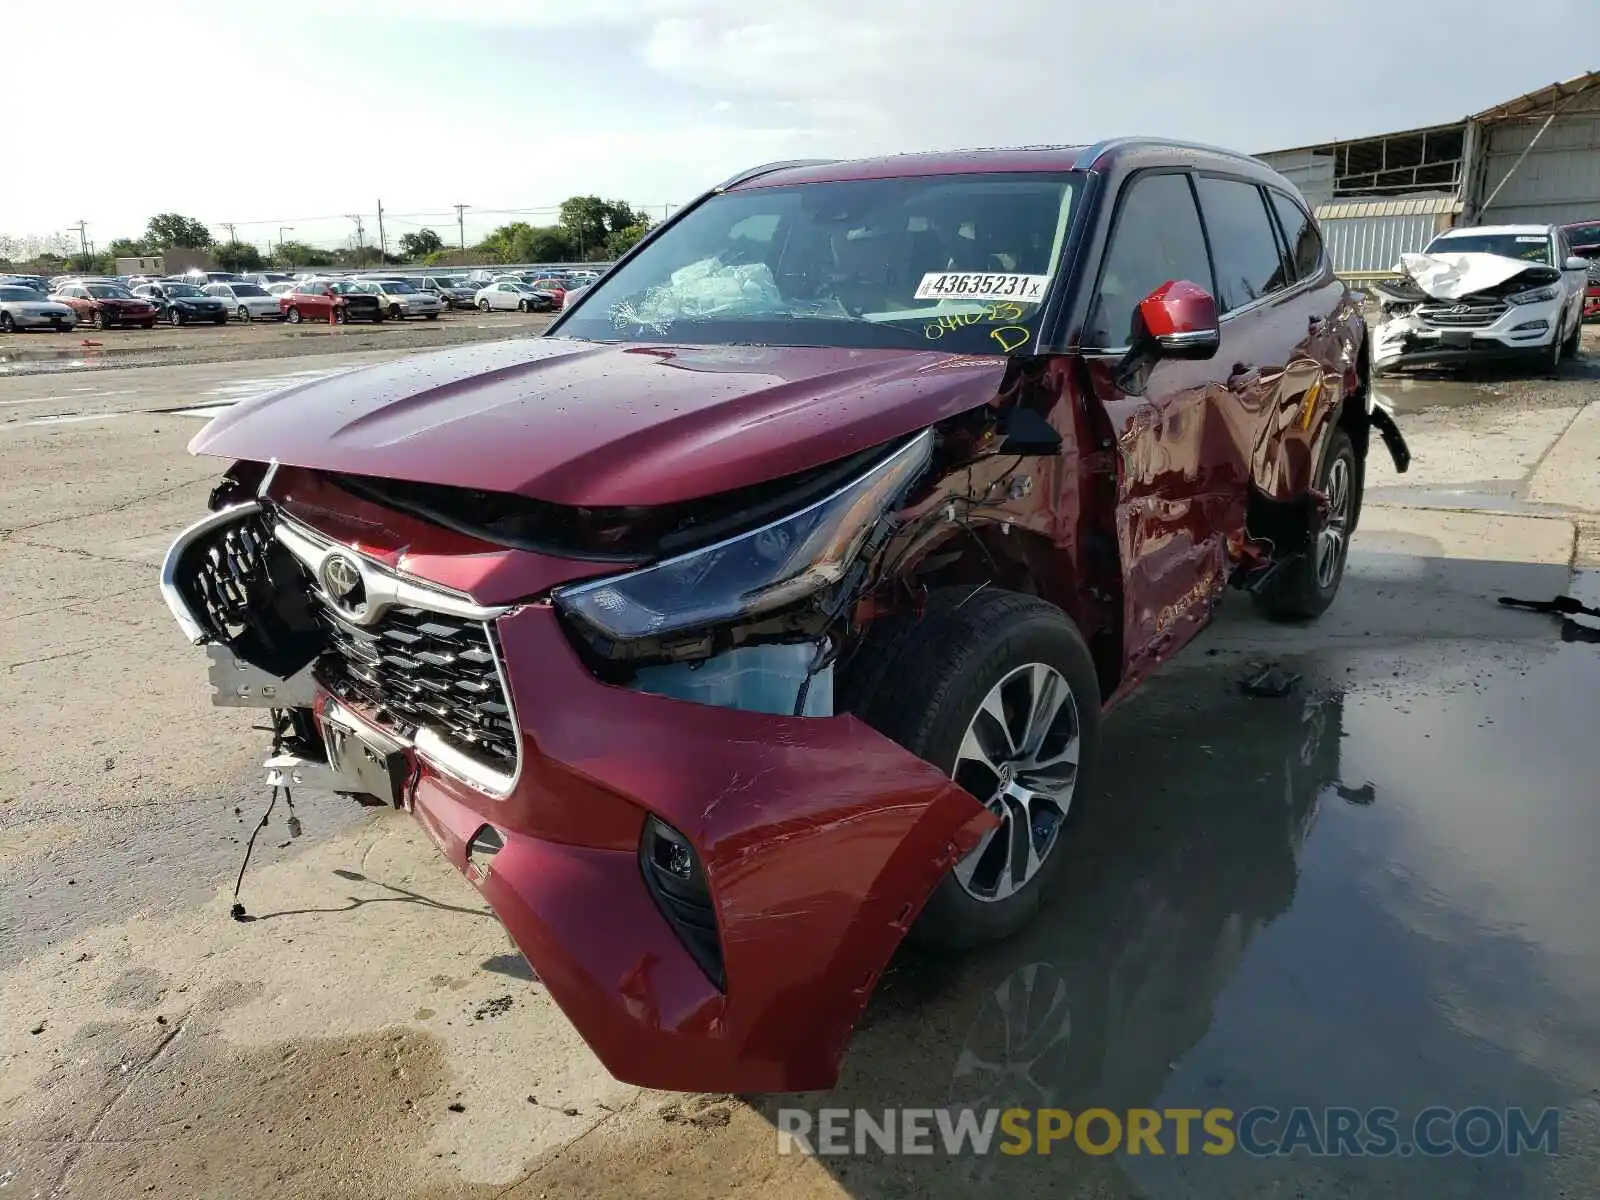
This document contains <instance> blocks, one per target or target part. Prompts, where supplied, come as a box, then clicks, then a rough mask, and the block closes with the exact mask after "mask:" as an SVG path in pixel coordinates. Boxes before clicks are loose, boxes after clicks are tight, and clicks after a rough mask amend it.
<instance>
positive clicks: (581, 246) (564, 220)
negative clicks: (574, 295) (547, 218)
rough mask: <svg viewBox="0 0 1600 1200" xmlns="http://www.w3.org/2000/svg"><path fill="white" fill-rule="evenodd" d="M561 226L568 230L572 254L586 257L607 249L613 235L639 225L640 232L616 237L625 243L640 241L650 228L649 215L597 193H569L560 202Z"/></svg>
mask: <svg viewBox="0 0 1600 1200" xmlns="http://www.w3.org/2000/svg"><path fill="white" fill-rule="evenodd" d="M561 227H562V228H563V229H565V230H566V231H567V237H568V239H569V240H570V242H571V243H572V252H573V256H574V257H577V258H585V257H587V256H589V255H591V254H599V253H604V252H606V251H607V250H608V249H609V247H610V242H611V238H612V237H613V235H622V234H623V232H624V231H625V230H629V229H634V228H638V229H639V231H640V233H639V234H635V235H634V236H633V237H632V239H631V240H630V239H628V238H626V237H620V236H619V238H618V241H619V243H625V244H626V245H628V246H631V245H633V243H634V242H636V241H638V240H639V237H640V236H642V234H643V231H644V230H646V229H649V228H650V218H649V216H647V215H646V214H645V213H643V212H635V211H634V209H633V208H632V206H631V205H629V204H628V203H627V202H626V201H623V200H602V199H600V197H599V196H572V197H570V198H568V199H566V200H564V201H562V203H561Z"/></svg>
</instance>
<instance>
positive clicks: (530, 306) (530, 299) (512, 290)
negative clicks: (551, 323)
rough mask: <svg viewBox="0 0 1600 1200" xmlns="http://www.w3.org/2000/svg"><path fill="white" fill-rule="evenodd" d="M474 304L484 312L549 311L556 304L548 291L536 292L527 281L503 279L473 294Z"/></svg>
mask: <svg viewBox="0 0 1600 1200" xmlns="http://www.w3.org/2000/svg"><path fill="white" fill-rule="evenodd" d="M472 302H473V303H474V304H476V305H477V306H478V308H479V309H481V310H482V311H483V312H492V311H495V310H510V309H515V310H516V311H518V312H549V311H550V310H551V309H553V308H554V307H555V306H556V304H555V301H554V300H553V299H551V297H550V295H549V293H547V292H536V291H534V290H533V289H532V288H531V287H529V286H528V285H527V284H525V283H519V282H516V281H513V280H506V279H502V280H501V281H500V282H499V283H491V284H490V285H489V286H488V287H484V288H479V289H478V290H477V292H475V293H474V294H473V301H472Z"/></svg>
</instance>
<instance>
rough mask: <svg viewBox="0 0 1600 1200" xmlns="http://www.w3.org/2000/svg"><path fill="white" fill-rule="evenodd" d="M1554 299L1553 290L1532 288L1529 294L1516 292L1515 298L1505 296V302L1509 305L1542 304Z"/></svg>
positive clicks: (1554, 291) (1554, 292) (1554, 293)
mask: <svg viewBox="0 0 1600 1200" xmlns="http://www.w3.org/2000/svg"><path fill="white" fill-rule="evenodd" d="M1555 298H1556V290H1555V288H1548V287H1543V288H1534V289H1533V290H1532V291H1530V292H1518V293H1517V294H1516V295H1515V296H1507V297H1506V301H1507V302H1508V303H1510V304H1543V303H1544V302H1545V301H1546V300H1554V299H1555Z"/></svg>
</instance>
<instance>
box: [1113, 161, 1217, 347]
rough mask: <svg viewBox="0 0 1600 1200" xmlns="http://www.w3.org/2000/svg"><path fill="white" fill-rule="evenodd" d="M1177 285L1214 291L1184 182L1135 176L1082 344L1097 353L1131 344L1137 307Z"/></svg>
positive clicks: (1182, 179)
mask: <svg viewBox="0 0 1600 1200" xmlns="http://www.w3.org/2000/svg"><path fill="white" fill-rule="evenodd" d="M1178 280H1188V281H1189V282H1191V283H1196V284H1199V285H1200V286H1201V287H1203V288H1205V289H1206V290H1207V291H1210V290H1211V289H1212V286H1213V285H1212V281H1211V264H1210V263H1209V262H1208V261H1207V260H1206V240H1205V234H1204V233H1203V232H1202V231H1201V228H1200V215H1199V213H1198V212H1197V211H1196V210H1195V205H1194V192H1193V190H1192V189H1191V188H1190V186H1189V177H1188V176H1187V175H1182V174H1157V175H1140V176H1137V177H1135V178H1134V180H1133V182H1131V183H1130V184H1128V186H1127V187H1126V188H1125V189H1123V193H1122V198H1121V200H1120V202H1119V206H1118V211H1117V216H1116V223H1115V225H1114V226H1113V227H1112V230H1111V244H1110V246H1109V248H1108V249H1107V250H1106V257H1105V262H1104V263H1103V264H1102V266H1101V268H1100V280H1099V283H1098V285H1097V286H1096V289H1095V298H1094V306H1093V308H1092V309H1091V310H1090V313H1089V322H1088V326H1087V327H1086V328H1085V330H1084V344H1085V345H1086V346H1092V347H1097V348H1101V349H1112V348H1116V347H1122V346H1127V345H1130V344H1132V342H1133V315H1134V313H1135V312H1136V311H1137V310H1138V307H1139V302H1140V301H1141V300H1143V299H1144V298H1145V297H1146V296H1148V295H1149V294H1150V293H1151V292H1153V291H1155V290H1156V289H1157V288H1159V287H1160V286H1161V285H1162V284H1164V283H1172V282H1176V281H1178Z"/></svg>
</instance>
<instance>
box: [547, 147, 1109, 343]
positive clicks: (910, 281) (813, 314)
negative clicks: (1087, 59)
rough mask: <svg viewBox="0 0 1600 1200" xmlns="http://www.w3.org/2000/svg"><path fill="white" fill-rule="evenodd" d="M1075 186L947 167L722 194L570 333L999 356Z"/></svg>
mask: <svg viewBox="0 0 1600 1200" xmlns="http://www.w3.org/2000/svg"><path fill="white" fill-rule="evenodd" d="M1077 188H1078V178H1077V177H1076V176H1074V175H1054V176H1042V175H1015V176H1006V175H1002V176H996V175H970V176H968V175H944V176H927V177H922V178H909V179H873V180H857V181H849V182H839V183H817V184H805V185H800V186H795V187H770V188H755V189H752V190H748V191H741V192H732V193H727V194H724V195H721V196H717V197H714V198H713V199H711V200H709V201H708V202H706V203H705V204H704V205H702V206H701V207H700V208H698V209H696V210H695V211H694V212H692V213H690V214H688V215H687V216H686V217H685V218H684V219H683V220H682V221H681V222H679V223H678V224H676V225H674V226H672V227H671V228H669V229H667V230H666V231H664V232H663V233H662V235H661V236H660V237H659V238H658V239H656V240H655V241H653V242H651V243H649V244H648V245H646V246H645V247H644V249H642V250H641V251H640V252H639V254H638V255H637V256H636V257H635V258H634V259H632V260H631V261H630V262H628V263H626V264H624V265H623V266H621V267H619V268H617V269H616V271H615V272H614V273H613V274H612V275H611V276H609V277H608V278H607V279H606V280H605V282H603V283H602V284H600V285H599V286H598V287H597V288H596V290H595V296H594V298H593V301H592V302H591V303H590V304H588V305H586V306H585V307H584V309H582V310H580V311H576V312H574V313H573V316H572V318H571V320H569V321H568V322H567V325H566V327H565V332H567V333H568V334H569V335H571V336H574V337H583V338H589V339H593V340H597V341H600V340H626V341H661V340H668V339H672V340H676V339H682V338H690V337H692V338H693V340H695V341H696V342H701V343H713V344H729V343H749V342H760V343H763V344H768V345H808V346H850V347H867V348H907V347H918V348H924V349H930V350H934V349H936V350H946V351H955V352H957V353H963V354H1007V353H1010V352H1012V351H1014V350H1017V349H1019V348H1021V347H1023V346H1025V345H1027V344H1028V343H1029V342H1030V341H1032V339H1033V335H1034V332H1035V330H1036V328H1037V323H1038V320H1039V314H1040V312H1041V311H1042V310H1043V307H1044V301H1045V298H1046V296H1047V295H1048V294H1049V288H1050V282H1051V279H1052V277H1053V272H1054V270H1055V267H1056V264H1057V263H1058V262H1059V261H1060V258H1061V251H1062V247H1063V246H1064V245H1065V243H1066V239H1067V233H1068V228H1069V224H1070V221H1071V218H1072V215H1073V198H1074V196H1075V194H1076V192H1077Z"/></svg>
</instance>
